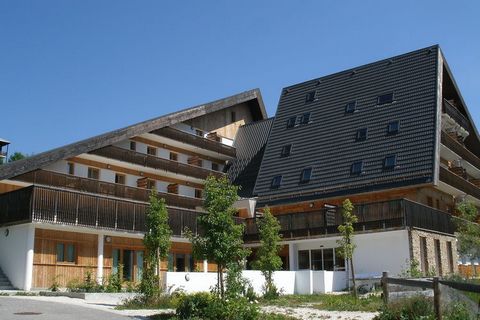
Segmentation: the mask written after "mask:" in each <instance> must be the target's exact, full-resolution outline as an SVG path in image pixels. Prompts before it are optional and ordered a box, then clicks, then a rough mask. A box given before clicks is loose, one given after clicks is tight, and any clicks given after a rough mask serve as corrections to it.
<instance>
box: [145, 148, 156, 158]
mask: <svg viewBox="0 0 480 320" xmlns="http://www.w3.org/2000/svg"><path fill="white" fill-rule="evenodd" d="M147 154H149V155H151V156H156V155H157V148H155V147H151V146H147Z"/></svg>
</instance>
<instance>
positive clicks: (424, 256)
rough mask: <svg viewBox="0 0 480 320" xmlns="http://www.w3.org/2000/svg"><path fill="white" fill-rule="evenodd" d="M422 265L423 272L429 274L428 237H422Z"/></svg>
mask: <svg viewBox="0 0 480 320" xmlns="http://www.w3.org/2000/svg"><path fill="white" fill-rule="evenodd" d="M420 267H421V269H422V272H423V274H427V272H428V271H429V270H428V269H429V268H428V253H427V238H425V237H420Z"/></svg>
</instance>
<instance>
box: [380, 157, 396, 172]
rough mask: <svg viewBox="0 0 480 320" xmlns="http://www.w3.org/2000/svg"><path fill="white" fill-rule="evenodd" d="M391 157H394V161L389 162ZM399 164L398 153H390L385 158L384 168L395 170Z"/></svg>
mask: <svg viewBox="0 0 480 320" xmlns="http://www.w3.org/2000/svg"><path fill="white" fill-rule="evenodd" d="M390 159H393V163H387V162H388V161H389V160H390ZM396 166H397V155H396V154H389V155H388V156H385V158H384V159H383V169H384V170H393V169H395V167H396Z"/></svg>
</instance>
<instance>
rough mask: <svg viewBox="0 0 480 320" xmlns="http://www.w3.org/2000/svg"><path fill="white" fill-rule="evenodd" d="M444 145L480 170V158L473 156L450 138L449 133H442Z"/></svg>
mask: <svg viewBox="0 0 480 320" xmlns="http://www.w3.org/2000/svg"><path fill="white" fill-rule="evenodd" d="M442 143H443V145H445V146H446V147H447V148H449V149H450V150H452V151H453V152H455V153H456V154H458V155H459V156H460V157H462V159H464V160H465V161H468V162H470V163H471V164H472V165H473V166H475V167H477V169H479V170H480V158H478V157H477V156H476V155H475V154H473V153H472V152H471V151H470V150H468V149H467V148H465V146H463V145H462V144H460V143H458V141H456V140H455V139H453V138H452V137H450V136H449V135H448V134H447V133H445V132H443V131H442Z"/></svg>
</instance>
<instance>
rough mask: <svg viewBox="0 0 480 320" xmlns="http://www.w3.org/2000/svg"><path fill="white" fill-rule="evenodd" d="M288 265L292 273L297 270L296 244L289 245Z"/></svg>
mask: <svg viewBox="0 0 480 320" xmlns="http://www.w3.org/2000/svg"><path fill="white" fill-rule="evenodd" d="M288 265H289V267H290V271H294V270H297V268H298V266H297V245H296V244H295V243H289V244H288Z"/></svg>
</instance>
